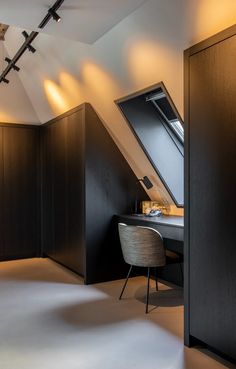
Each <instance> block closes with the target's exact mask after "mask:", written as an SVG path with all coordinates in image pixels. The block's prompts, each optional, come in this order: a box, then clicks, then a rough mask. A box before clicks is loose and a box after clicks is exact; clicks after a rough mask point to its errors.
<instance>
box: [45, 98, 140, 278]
mask: <svg viewBox="0 0 236 369" xmlns="http://www.w3.org/2000/svg"><path fill="white" fill-rule="evenodd" d="M41 134H42V137H41V139H42V142H41V145H42V163H43V170H42V178H43V182H42V183H43V187H42V193H43V203H42V204H43V206H42V219H43V224H42V226H43V227H42V235H43V242H42V244H43V252H44V255H45V256H49V257H51V258H52V259H54V260H56V261H57V262H59V263H61V264H63V265H65V266H66V267H68V268H70V269H71V270H73V271H75V272H77V273H79V274H80V275H82V276H83V277H84V279H85V283H95V282H101V281H105V280H111V279H116V278H121V277H124V276H125V275H126V271H127V267H126V265H125V263H124V261H123V257H122V254H121V248H120V244H119V238H118V231H117V224H116V222H115V219H113V216H114V215H115V214H125V213H131V212H132V207H133V206H134V203H135V198H136V196H137V198H138V200H141V199H147V194H146V193H145V191H144V190H143V188H142V187H141V185H140V184H139V183H138V182H137V179H136V177H135V175H134V173H133V172H132V170H131V169H130V167H129V165H128V164H127V162H126V160H125V159H124V157H123V155H122V154H121V152H120V151H119V149H118V147H117V146H116V144H115V143H114V141H113V139H112V138H111V136H110V135H109V133H108V131H107V129H106V128H105V127H104V125H103V123H102V122H101V120H100V118H99V117H98V115H97V114H96V112H95V111H94V110H93V108H92V107H91V105H89V104H83V105H81V106H79V107H78V108H76V109H73V110H71V111H70V112H68V113H66V114H64V115H62V116H60V117H58V118H57V119H55V120H53V121H51V122H50V123H49V124H47V125H46V126H44V127H43V128H42V132H41Z"/></svg>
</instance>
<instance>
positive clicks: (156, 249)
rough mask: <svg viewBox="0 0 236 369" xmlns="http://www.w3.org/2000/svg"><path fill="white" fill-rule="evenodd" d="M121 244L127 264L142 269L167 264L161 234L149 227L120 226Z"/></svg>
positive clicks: (122, 224)
mask: <svg viewBox="0 0 236 369" xmlns="http://www.w3.org/2000/svg"><path fill="white" fill-rule="evenodd" d="M118 229H119V236H120V243H121V248H122V252H123V257H124V260H125V261H126V263H128V264H130V265H136V266H140V267H157V266H164V265H165V264H166V256H165V249H164V245H163V239H162V236H161V234H160V233H159V232H158V231H157V230H155V229H153V228H149V227H140V226H131V225H126V224H124V223H119V224H118Z"/></svg>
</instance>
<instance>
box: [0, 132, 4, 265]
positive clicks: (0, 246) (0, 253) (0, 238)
mask: <svg viewBox="0 0 236 369" xmlns="http://www.w3.org/2000/svg"><path fill="white" fill-rule="evenodd" d="M3 173H4V172H3V128H2V127H0V260H1V259H3V257H4V233H3V229H4V225H3V219H4V216H3V209H4V202H3V201H4V192H3V183H4V182H3Z"/></svg>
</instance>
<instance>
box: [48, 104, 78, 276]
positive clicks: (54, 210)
mask: <svg viewBox="0 0 236 369" xmlns="http://www.w3.org/2000/svg"><path fill="white" fill-rule="evenodd" d="M83 111H84V109H82V108H81V109H77V110H76V111H75V112H74V113H72V114H67V115H63V116H62V117H59V118H58V120H54V121H53V122H52V123H51V124H50V125H47V126H45V127H43V150H44V155H43V167H44V169H43V173H44V194H43V202H44V210H43V213H44V215H43V219H44V231H43V234H44V253H45V254H46V255H48V256H50V257H52V258H53V259H54V260H56V261H58V262H59V263H61V264H63V265H65V266H67V267H68V268H70V269H72V270H74V271H76V272H77V273H79V274H82V275H83V274H84V251H83V248H84V241H83V240H84V159H83V152H84V150H83V148H84V137H83Z"/></svg>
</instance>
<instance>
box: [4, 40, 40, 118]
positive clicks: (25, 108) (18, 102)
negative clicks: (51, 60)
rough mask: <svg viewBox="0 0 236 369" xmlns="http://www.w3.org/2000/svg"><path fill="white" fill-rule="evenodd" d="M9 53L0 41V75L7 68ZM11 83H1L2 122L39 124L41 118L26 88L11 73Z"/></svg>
mask: <svg viewBox="0 0 236 369" xmlns="http://www.w3.org/2000/svg"><path fill="white" fill-rule="evenodd" d="M6 56H8V53H7V51H6V49H5V47H4V44H3V42H2V41H0V63H1V64H0V73H1V72H2V70H3V68H4V67H5V63H4V64H3V61H4V59H5V57H6ZM9 78H10V79H11V83H9V84H5V83H0V122H1V123H9V122H10V123H24V124H28V123H31V124H38V123H39V118H38V116H37V114H36V112H35V110H34V108H33V105H32V104H31V101H30V100H29V98H28V95H27V94H26V92H25V89H24V86H23V84H22V82H21V80H20V78H19V75H17V74H16V73H14V72H11V73H10V74H9V75H8V77H7V79H9Z"/></svg>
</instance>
